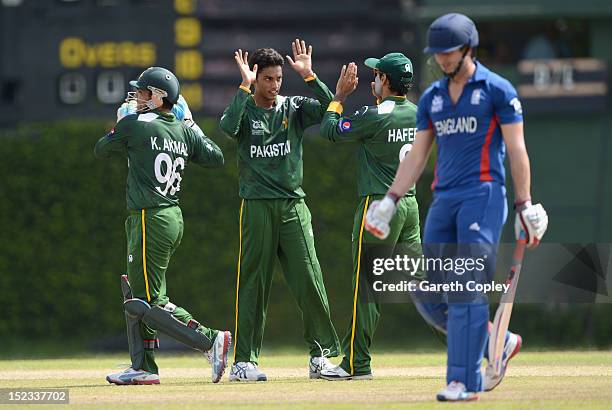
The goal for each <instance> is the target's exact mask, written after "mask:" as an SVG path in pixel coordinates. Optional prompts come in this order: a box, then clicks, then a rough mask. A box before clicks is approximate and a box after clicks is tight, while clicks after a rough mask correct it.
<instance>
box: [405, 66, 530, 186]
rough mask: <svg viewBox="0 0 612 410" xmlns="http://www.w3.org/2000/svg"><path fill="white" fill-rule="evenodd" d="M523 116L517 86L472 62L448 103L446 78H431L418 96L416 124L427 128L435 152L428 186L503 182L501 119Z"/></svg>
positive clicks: (519, 119)
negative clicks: (470, 70)
mask: <svg viewBox="0 0 612 410" xmlns="http://www.w3.org/2000/svg"><path fill="white" fill-rule="evenodd" d="M522 121H523V111H522V108H521V103H520V101H519V99H518V95H517V93H516V90H515V89H514V87H513V86H512V84H510V82H509V81H508V80H506V79H505V78H503V77H501V76H499V75H497V74H495V73H494V72H492V71H490V70H489V69H487V68H486V67H485V66H484V65H482V64H481V63H480V62H476V71H475V72H474V75H472V77H471V78H470V80H469V81H468V82H467V84H466V85H465V87H464V89H463V93H462V94H461V96H460V97H459V100H458V101H457V104H453V103H452V102H451V99H450V95H449V90H448V79H447V78H443V79H440V80H438V81H436V82H434V83H433V84H432V85H431V86H430V87H429V88H428V89H427V90H425V92H424V93H423V95H422V96H421V98H420V99H419V108H418V111H417V130H418V131H422V130H427V129H432V130H433V132H434V135H435V136H436V145H437V150H438V158H437V162H436V169H435V177H434V182H433V184H432V189H435V190H436V191H437V190H447V189H452V188H455V187H459V186H464V187H465V186H469V185H476V184H479V183H482V182H487V181H494V182H498V183H500V184H504V183H505V170H504V157H505V155H506V147H505V145H504V141H503V138H502V134H501V127H500V125H501V124H511V123H517V122H522Z"/></svg>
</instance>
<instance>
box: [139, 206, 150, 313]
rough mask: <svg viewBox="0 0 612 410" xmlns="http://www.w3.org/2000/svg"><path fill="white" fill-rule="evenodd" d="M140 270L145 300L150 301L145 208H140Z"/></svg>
mask: <svg viewBox="0 0 612 410" xmlns="http://www.w3.org/2000/svg"><path fill="white" fill-rule="evenodd" d="M141 219H142V270H143V271H144V280H145V289H146V291H147V302H150V301H151V294H150V293H149V278H148V276H147V228H146V227H145V210H144V209H143V210H142V216H141Z"/></svg>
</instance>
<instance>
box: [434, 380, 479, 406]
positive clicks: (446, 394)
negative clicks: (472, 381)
mask: <svg viewBox="0 0 612 410" xmlns="http://www.w3.org/2000/svg"><path fill="white" fill-rule="evenodd" d="M436 399H438V401H472V400H478V394H477V393H474V392H470V391H467V389H466V388H465V385H464V384H463V383H461V382H458V381H454V382H450V383H449V384H448V386H446V389H444V390H440V391H439V392H438V394H437V395H436Z"/></svg>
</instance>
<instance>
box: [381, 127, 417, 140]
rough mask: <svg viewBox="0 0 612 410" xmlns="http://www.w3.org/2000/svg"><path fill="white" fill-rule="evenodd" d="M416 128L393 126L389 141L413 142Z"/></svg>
mask: <svg viewBox="0 0 612 410" xmlns="http://www.w3.org/2000/svg"><path fill="white" fill-rule="evenodd" d="M416 130H417V129H416V128H392V129H390V130H389V131H388V136H387V142H398V141H401V142H413V141H414V137H415V135H416Z"/></svg>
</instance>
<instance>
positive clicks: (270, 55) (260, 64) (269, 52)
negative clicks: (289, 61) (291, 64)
mask: <svg viewBox="0 0 612 410" xmlns="http://www.w3.org/2000/svg"><path fill="white" fill-rule="evenodd" d="M255 64H257V70H258V71H261V70H263V69H264V68H266V67H275V66H281V67H282V66H283V64H285V60H284V59H283V56H281V55H280V53H279V52H278V51H276V50H275V49H273V48H259V49H257V50H255V52H254V53H253V54H252V55H251V57H249V67H250V68H251V70H252V69H253V66H254V65H255Z"/></svg>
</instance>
